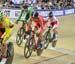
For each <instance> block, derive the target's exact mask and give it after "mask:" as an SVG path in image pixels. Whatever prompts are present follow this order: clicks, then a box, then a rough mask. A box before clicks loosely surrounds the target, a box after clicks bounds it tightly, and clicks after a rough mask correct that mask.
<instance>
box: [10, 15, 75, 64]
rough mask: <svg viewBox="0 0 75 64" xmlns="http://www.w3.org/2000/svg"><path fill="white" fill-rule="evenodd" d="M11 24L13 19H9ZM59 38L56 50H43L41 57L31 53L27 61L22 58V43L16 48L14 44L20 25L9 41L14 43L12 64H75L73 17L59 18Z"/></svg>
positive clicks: (74, 20) (74, 24) (74, 25)
mask: <svg viewBox="0 0 75 64" xmlns="http://www.w3.org/2000/svg"><path fill="white" fill-rule="evenodd" d="M11 20H12V21H13V22H14V21H16V20H15V19H11ZM59 21H60V22H59V23H60V24H59V28H58V31H59V38H58V42H57V46H56V49H53V50H52V49H50V46H49V48H48V49H46V50H44V52H43V53H42V55H41V56H37V55H36V53H33V54H32V56H31V57H30V58H29V59H25V58H24V54H23V53H24V43H23V44H22V45H21V47H18V46H17V44H16V42H15V37H16V33H17V30H18V29H19V27H20V23H19V24H18V25H16V26H15V28H14V32H13V35H12V37H11V38H10V39H9V41H12V42H13V43H14V49H15V56H14V60H13V63H12V64H75V15H74V14H73V15H68V16H64V17H63V16H62V17H59Z"/></svg>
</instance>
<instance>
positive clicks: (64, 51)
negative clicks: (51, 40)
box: [10, 36, 75, 55]
mask: <svg viewBox="0 0 75 64" xmlns="http://www.w3.org/2000/svg"><path fill="white" fill-rule="evenodd" d="M10 39H11V40H15V41H16V36H11V37H10ZM48 49H49V50H54V51H56V52H60V53H64V54H68V55H75V52H74V51H71V50H67V49H64V48H52V47H48Z"/></svg>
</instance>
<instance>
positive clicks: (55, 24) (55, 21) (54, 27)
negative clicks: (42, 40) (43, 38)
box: [47, 12, 59, 41]
mask: <svg viewBox="0 0 75 64" xmlns="http://www.w3.org/2000/svg"><path fill="white" fill-rule="evenodd" d="M47 20H48V24H49V25H50V26H52V30H53V38H52V40H53V41H57V35H58V30H57V29H58V24H59V21H58V19H57V18H56V17H55V16H54V15H53V12H49V15H48V19H47Z"/></svg>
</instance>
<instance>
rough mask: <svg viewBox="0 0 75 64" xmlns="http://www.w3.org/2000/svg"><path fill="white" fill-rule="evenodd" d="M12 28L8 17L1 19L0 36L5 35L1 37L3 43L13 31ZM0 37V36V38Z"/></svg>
mask: <svg viewBox="0 0 75 64" xmlns="http://www.w3.org/2000/svg"><path fill="white" fill-rule="evenodd" d="M13 26H14V25H13V23H12V22H11V21H10V19H9V18H8V17H6V16H5V17H3V18H2V21H1V22H0V29H1V30H0V32H2V35H3V34H5V35H4V37H3V43H5V42H6V41H7V40H8V38H9V37H10V33H11V32H12V30H13ZM2 35H0V37H1V36H2Z"/></svg>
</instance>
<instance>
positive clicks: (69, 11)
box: [2, 8, 75, 18]
mask: <svg viewBox="0 0 75 64" xmlns="http://www.w3.org/2000/svg"><path fill="white" fill-rule="evenodd" d="M2 10H3V11H4V13H5V15H6V16H8V17H9V18H18V16H19V14H20V10H19V9H2ZM35 11H37V12H39V14H41V15H43V16H44V17H47V16H48V13H49V12H50V11H52V12H53V14H54V15H55V16H66V15H68V14H74V13H75V8H71V9H63V10H35Z"/></svg>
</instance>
